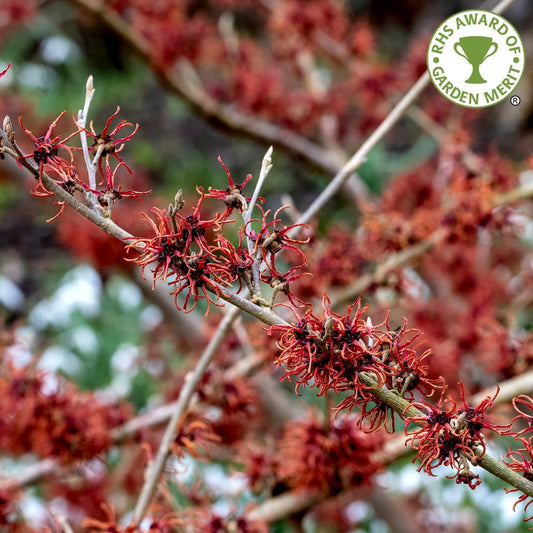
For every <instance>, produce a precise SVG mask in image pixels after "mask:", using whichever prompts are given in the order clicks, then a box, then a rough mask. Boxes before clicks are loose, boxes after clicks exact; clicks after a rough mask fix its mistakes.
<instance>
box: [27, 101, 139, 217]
mask: <svg viewBox="0 0 533 533" xmlns="http://www.w3.org/2000/svg"><path fill="white" fill-rule="evenodd" d="M119 110H120V109H119V108H117V110H116V111H115V113H113V114H112V115H111V116H110V117H109V118H108V119H107V121H106V123H105V126H104V128H103V130H102V131H101V132H100V133H98V134H97V133H95V132H94V129H93V126H92V122H91V130H87V129H86V128H79V127H78V128H77V129H76V130H75V131H74V132H72V133H70V134H69V135H68V136H67V137H65V138H62V137H61V135H54V134H53V131H54V129H55V128H56V126H57V125H58V123H59V121H60V120H61V118H62V117H63V116H64V115H65V111H63V112H62V113H61V114H60V115H59V116H58V117H57V118H56V119H55V120H54V121H53V122H52V123H51V124H50V126H49V128H48V130H47V131H46V133H45V134H44V135H42V136H40V137H37V136H36V135H34V134H33V133H32V132H31V131H30V130H29V129H27V128H26V127H25V126H24V124H23V123H22V118H19V123H20V126H21V128H22V129H23V131H24V132H25V133H26V134H27V135H28V136H29V137H30V138H31V139H32V141H33V143H34V145H35V149H34V150H33V151H32V152H29V153H27V154H24V155H21V156H20V157H19V159H18V163H19V165H20V164H22V162H23V160H26V159H32V160H33V162H34V163H35V164H36V165H37V179H38V183H37V186H36V187H35V189H34V190H33V191H32V194H34V195H35V196H40V197H48V196H53V193H52V191H50V190H49V188H47V187H46V185H45V184H44V183H43V173H46V174H47V176H48V177H49V178H50V179H52V180H53V181H55V183H57V184H58V185H59V186H60V187H62V188H63V189H64V190H65V191H67V192H68V193H69V194H72V195H73V194H74V193H75V192H76V191H78V192H80V193H82V194H87V193H92V194H94V195H95V196H96V198H97V201H98V203H99V204H100V205H101V206H102V208H104V209H105V212H106V213H108V214H109V213H110V212H111V206H112V204H113V203H114V202H115V201H116V200H119V199H121V198H139V199H141V195H143V194H149V191H144V192H141V191H133V190H122V188H121V186H120V185H116V184H115V180H116V175H117V172H118V171H119V170H120V168H122V167H123V168H125V169H126V170H127V171H128V172H129V173H130V174H131V169H130V168H129V167H128V166H127V165H126V163H125V162H124V161H123V159H122V158H121V157H120V156H119V155H118V153H119V152H120V151H122V149H123V148H124V146H125V143H126V142H127V141H129V140H131V139H132V138H133V136H134V135H135V133H136V132H137V129H138V125H137V126H135V128H134V129H133V131H132V132H131V133H129V134H128V135H125V136H123V137H121V138H117V134H118V132H119V131H120V130H121V129H123V128H124V127H127V126H132V124H131V123H129V122H126V121H125V120H121V121H120V122H119V124H118V125H117V126H116V127H115V128H114V129H113V130H112V131H111V132H110V131H109V128H110V126H111V122H112V121H113V119H114V118H115V117H116V116H117V115H118V113H119ZM82 131H84V132H85V133H87V134H88V135H89V136H91V137H93V139H94V144H93V145H92V147H90V149H89V151H90V153H91V154H92V155H93V157H94V159H93V160H92V162H91V164H92V165H97V166H98V170H99V173H100V178H101V184H104V185H105V188H104V189H102V190H94V189H91V188H90V186H89V185H88V184H87V183H86V181H85V180H83V179H82V178H81V177H80V173H79V170H78V167H79V165H77V164H76V162H75V159H74V152H75V151H79V150H82V149H81V148H79V147H75V146H70V145H69V144H67V143H68V142H69V141H70V140H71V139H73V138H74V137H75V136H76V135H78V134H79V133H80V132H82ZM111 157H113V158H114V159H116V160H117V165H116V166H115V167H114V168H112V167H111V163H110V158H111ZM104 161H105V165H104ZM55 203H56V205H59V206H61V209H60V211H59V213H58V214H57V215H56V216H55V217H53V218H51V219H50V220H49V222H50V221H52V220H54V219H55V218H57V217H58V216H59V215H61V213H62V212H63V209H64V202H55Z"/></svg>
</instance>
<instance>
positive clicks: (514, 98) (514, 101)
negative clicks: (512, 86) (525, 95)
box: [510, 94, 520, 105]
mask: <svg viewBox="0 0 533 533" xmlns="http://www.w3.org/2000/svg"><path fill="white" fill-rule="evenodd" d="M510 101H511V104H513V105H518V104H519V103H520V96H517V95H516V94H515V95H513V96H511V100H510Z"/></svg>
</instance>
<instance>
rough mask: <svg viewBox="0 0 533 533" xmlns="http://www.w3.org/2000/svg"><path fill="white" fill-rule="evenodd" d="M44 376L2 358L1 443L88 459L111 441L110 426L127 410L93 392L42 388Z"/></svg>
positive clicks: (45, 454) (24, 450) (43, 454)
mask: <svg viewBox="0 0 533 533" xmlns="http://www.w3.org/2000/svg"><path fill="white" fill-rule="evenodd" d="M44 382H45V376H44V375H43V374H40V373H36V372H35V371H33V372H32V371H31V370H30V369H29V368H15V367H14V366H13V365H12V364H11V363H9V362H7V361H3V362H2V365H1V376H0V396H1V397H2V402H1V404H0V448H1V449H3V450H5V451H9V452H11V453H16V454H22V453H28V452H32V453H35V454H37V455H38V456H40V457H56V458H57V459H59V460H60V461H62V462H64V463H72V462H75V461H79V460H85V459H90V458H93V457H95V456H98V455H99V454H100V453H102V452H104V451H105V450H107V449H108V448H109V446H110V445H111V436H110V431H111V429H112V428H113V427H115V426H117V425H118V424H121V423H122V422H124V421H125V420H126V419H127V418H128V416H129V414H130V411H129V408H127V406H125V405H105V404H103V403H101V402H99V401H97V400H96V399H95V397H94V395H93V394H89V393H79V392H76V391H73V390H72V391H71V390H69V391H66V392H44V390H43V389H44Z"/></svg>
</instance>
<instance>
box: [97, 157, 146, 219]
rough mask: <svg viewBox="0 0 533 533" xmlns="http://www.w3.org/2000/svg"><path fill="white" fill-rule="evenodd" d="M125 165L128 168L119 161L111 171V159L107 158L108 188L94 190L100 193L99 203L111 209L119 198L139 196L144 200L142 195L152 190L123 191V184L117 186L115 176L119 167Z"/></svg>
mask: <svg viewBox="0 0 533 533" xmlns="http://www.w3.org/2000/svg"><path fill="white" fill-rule="evenodd" d="M121 166H124V167H126V168H127V165H126V164H125V163H123V162H121V163H119V164H118V165H117V166H116V167H115V169H114V170H113V171H111V167H110V166H109V160H106V163H105V184H106V188H105V190H104V191H100V192H98V191H92V192H94V193H96V194H98V203H99V204H100V205H101V206H102V207H106V208H107V209H108V210H110V208H111V205H112V204H114V203H115V202H116V201H117V200H121V199H122V198H138V199H139V200H140V201H142V195H143V194H150V191H131V190H129V191H123V190H121V186H120V185H118V186H115V176H116V174H117V171H118V169H119V168H120V167H121Z"/></svg>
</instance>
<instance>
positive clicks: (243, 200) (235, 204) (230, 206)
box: [206, 156, 252, 220]
mask: <svg viewBox="0 0 533 533" xmlns="http://www.w3.org/2000/svg"><path fill="white" fill-rule="evenodd" d="M218 162H219V163H220V164H221V165H222V167H223V168H224V170H225V171H226V175H227V176H228V183H229V184H228V186H227V188H226V189H225V190H221V189H213V188H212V187H209V193H208V194H206V198H218V199H220V200H224V203H225V204H226V206H227V207H226V211H224V213H222V219H223V220H225V219H226V218H228V216H229V215H230V214H231V212H232V211H233V210H234V209H238V210H239V211H240V212H241V213H242V212H243V211H245V210H246V208H247V207H248V202H249V201H250V200H251V198H247V197H245V196H243V195H242V190H243V188H244V186H245V185H246V184H247V183H248V182H249V181H250V180H251V179H252V175H251V174H248V175H247V176H246V179H245V180H244V181H243V182H242V183H241V184H240V185H237V184H236V183H235V182H234V181H233V178H232V177H231V173H230V171H229V169H228V167H227V166H226V165H225V164H224V163H223V161H222V159H221V158H220V156H219V157H218Z"/></svg>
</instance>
